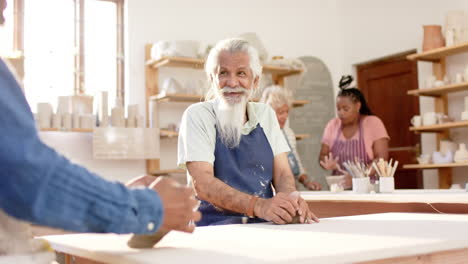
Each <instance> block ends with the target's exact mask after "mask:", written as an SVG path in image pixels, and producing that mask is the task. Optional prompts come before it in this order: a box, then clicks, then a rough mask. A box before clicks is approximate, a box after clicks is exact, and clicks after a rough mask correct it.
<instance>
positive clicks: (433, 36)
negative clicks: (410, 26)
mask: <svg viewBox="0 0 468 264" xmlns="http://www.w3.org/2000/svg"><path fill="white" fill-rule="evenodd" d="M423 28H424V41H423V51H428V50H431V49H436V48H441V47H444V46H445V40H444V37H443V36H442V27H441V26H440V25H425V26H423Z"/></svg>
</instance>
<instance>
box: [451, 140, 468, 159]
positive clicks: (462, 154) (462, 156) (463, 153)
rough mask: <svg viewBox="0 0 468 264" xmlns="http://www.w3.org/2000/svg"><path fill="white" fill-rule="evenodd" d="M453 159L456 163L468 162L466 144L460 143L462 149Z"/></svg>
mask: <svg viewBox="0 0 468 264" xmlns="http://www.w3.org/2000/svg"><path fill="white" fill-rule="evenodd" d="M453 159H454V161H455V162H468V151H467V150H466V145H465V144H464V143H460V147H459V149H458V150H457V151H456V152H455V156H454V158H453Z"/></svg>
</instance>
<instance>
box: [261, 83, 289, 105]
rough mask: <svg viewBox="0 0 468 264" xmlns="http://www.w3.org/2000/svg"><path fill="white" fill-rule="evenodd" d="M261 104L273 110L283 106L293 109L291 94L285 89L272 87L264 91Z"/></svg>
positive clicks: (276, 86)
mask: <svg viewBox="0 0 468 264" xmlns="http://www.w3.org/2000/svg"><path fill="white" fill-rule="evenodd" d="M260 102H261V103H265V104H269V105H270V106H271V107H272V108H273V109H275V110H276V109H278V108H280V107H282V106H283V105H288V106H289V107H291V102H292V98H291V94H290V93H289V92H288V91H287V90H286V89H285V88H283V87H281V86H278V85H271V86H268V87H266V88H265V89H264V90H263V94H262V98H261V99H260Z"/></svg>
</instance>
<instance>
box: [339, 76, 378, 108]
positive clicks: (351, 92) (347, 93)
mask: <svg viewBox="0 0 468 264" xmlns="http://www.w3.org/2000/svg"><path fill="white" fill-rule="evenodd" d="M352 82H353V77H352V76H351V75H343V76H342V77H341V79H340V84H339V87H340V91H339V92H338V97H348V98H349V99H351V101H352V102H354V103H357V102H360V103H361V109H359V113H360V114H361V115H373V113H372V111H371V110H370V108H369V105H367V101H366V98H365V97H364V95H363V94H362V93H361V91H359V89H357V88H356V87H349V86H350V85H351V83H352Z"/></svg>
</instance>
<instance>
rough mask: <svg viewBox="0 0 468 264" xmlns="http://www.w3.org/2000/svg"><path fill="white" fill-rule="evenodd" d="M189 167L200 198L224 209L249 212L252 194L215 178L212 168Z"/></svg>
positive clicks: (243, 212)
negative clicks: (197, 168)
mask: <svg viewBox="0 0 468 264" xmlns="http://www.w3.org/2000/svg"><path fill="white" fill-rule="evenodd" d="M188 169H189V173H190V175H191V176H192V179H193V185H194V187H195V191H196V194H197V196H198V198H200V199H202V200H205V201H207V202H210V203H212V204H213V205H215V206H217V207H220V208H222V209H227V210H230V211H233V212H237V213H242V214H245V213H247V210H248V207H249V201H250V199H251V198H252V195H249V194H247V193H244V192H241V191H238V190H236V189H234V188H232V187H231V186H229V185H227V184H226V183H224V182H222V181H221V180H219V179H217V178H215V177H214V176H213V175H212V171H210V170H203V171H200V170H196V169H193V170H191V169H190V166H188Z"/></svg>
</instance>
